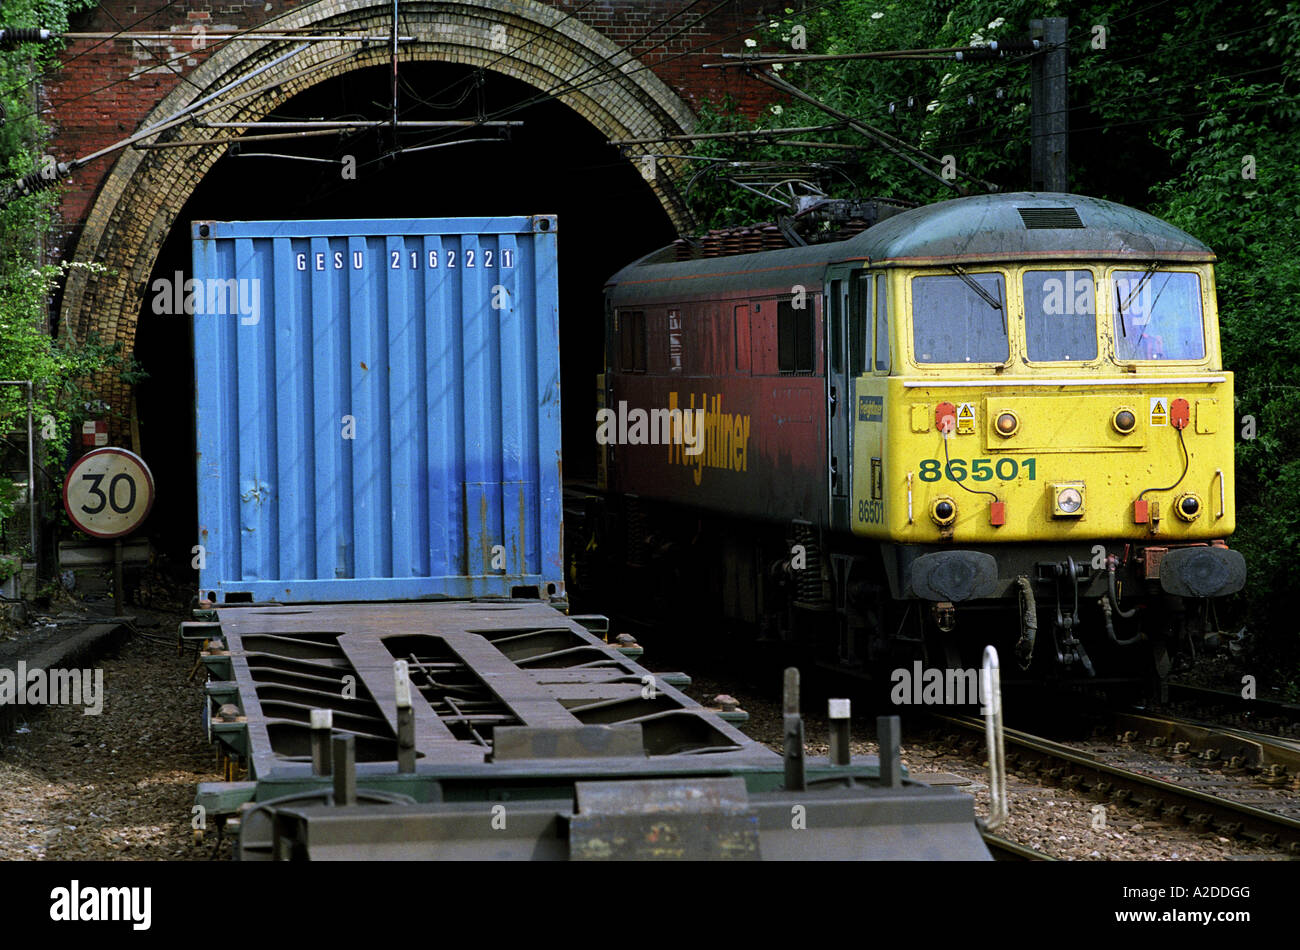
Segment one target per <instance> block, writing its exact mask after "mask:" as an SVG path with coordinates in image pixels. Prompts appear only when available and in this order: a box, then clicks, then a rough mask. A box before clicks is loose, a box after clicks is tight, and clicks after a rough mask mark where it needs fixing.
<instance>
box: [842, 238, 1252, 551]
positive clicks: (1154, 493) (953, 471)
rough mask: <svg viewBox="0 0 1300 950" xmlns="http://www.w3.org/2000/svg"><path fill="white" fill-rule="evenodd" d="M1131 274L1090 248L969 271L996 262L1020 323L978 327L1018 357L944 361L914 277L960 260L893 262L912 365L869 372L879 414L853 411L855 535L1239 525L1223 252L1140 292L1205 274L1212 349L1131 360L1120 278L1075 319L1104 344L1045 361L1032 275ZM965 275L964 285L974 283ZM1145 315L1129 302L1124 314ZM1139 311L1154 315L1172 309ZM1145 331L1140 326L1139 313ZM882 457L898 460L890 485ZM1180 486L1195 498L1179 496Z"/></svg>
mask: <svg viewBox="0 0 1300 950" xmlns="http://www.w3.org/2000/svg"><path fill="white" fill-rule="evenodd" d="M1130 272H1131V268H1130V267H1129V266H1126V265H1121V266H1107V265H1105V264H1089V263H1086V262H1070V263H1067V264H1060V265H1057V264H1053V265H1050V267H1045V266H1044V265H1041V264H1033V265H1001V266H995V265H987V266H985V267H982V268H979V269H976V268H975V267H972V268H971V269H970V270H969V271H967V276H970V277H972V278H977V277H985V278H992V277H994V276H996V277H998V278H999V280H998V281H997V283H996V284H994V282H993V281H992V280H987V279H986V281H985V282H987V283H989V284H990V286H991V287H993V288H994V289H997V287H999V286H1000V287H1001V288H1003V289H1004V290H1005V291H1007V293H1006V299H1005V311H998V310H996V309H995V308H993V307H989V308H988V309H989V310H990V316H991V317H992V318H993V320H992V323H993V324H997V323H999V321H1001V319H1002V318H1003V317H1004V316H1005V321H1006V335H1005V337H1004V338H1001V339H998V340H995V341H992V343H990V341H988V340H982V341H977V345H984V346H990V345H992V346H997V345H1003V346H1005V354H1004V353H1003V352H1001V351H997V352H995V354H994V355H997V356H1003V355H1004V358H1003V359H1002V360H1001V361H994V360H986V361H983V362H980V363H978V364H972V363H968V362H966V361H962V362H961V363H958V362H955V361H947V362H942V363H939V362H935V361H934V360H933V359H927V357H928V356H931V354H930V353H929V352H928V351H925V350H922V349H919V346H921V345H924V344H925V343H929V342H932V340H924V339H921V338H919V334H918V327H917V324H916V322H915V317H914V309H913V303H912V300H913V298H912V288H913V286H914V285H915V283H916V281H917V280H918V279H919V280H924V279H926V278H927V277H930V276H940V277H947V276H948V275H949V274H951V273H952V272H951V271H949V270H945V269H938V270H936V269H935V268H917V267H896V268H881V269H880V272H879V273H880V277H879V278H878V279H880V280H881V281H882V282H883V283H884V284H885V285H886V287H887V288H888V292H887V294H886V295H885V299H886V300H887V301H888V314H887V318H888V319H889V321H890V323H891V325H892V326H894V327H896V328H897V331H896V332H895V333H894V334H892V342H891V352H890V361H891V364H892V365H893V366H895V367H898V369H897V371H896V372H895V373H891V374H889V375H883V374H881V375H864V376H861V377H859V378H857V379H856V380H854V404H855V405H863V403H862V402H861V400H862V399H863V397H866V399H867V400H870V401H872V402H873V403H874V400H880V401H881V404H882V405H883V411H882V412H880V413H879V414H874V413H872V414H867V413H859V416H858V418H857V420H856V421H855V423H854V439H853V442H854V482H853V499H852V501H853V504H852V509H851V510H852V511H853V512H854V513H855V518H854V524H853V531H854V533H855V534H858V535H861V536H864V537H871V538H881V539H889V540H893V541H898V542H905V543H935V542H944V543H961V542H967V543H974V542H990V543H1002V542H1009V541H1044V540H1066V539H1070V538H1080V537H1089V538H1098V539H1132V540H1142V541H1149V540H1151V539H1153V538H1157V539H1161V540H1162V541H1165V542H1169V543H1179V542H1184V541H1204V540H1210V539H1215V538H1223V537H1225V536H1227V535H1230V534H1231V533H1232V531H1233V528H1234V512H1233V505H1232V498H1233V484H1232V465H1231V460H1232V436H1233V419H1232V407H1233V400H1232V375H1231V374H1230V373H1226V372H1224V371H1223V370H1222V365H1221V362H1220V358H1219V345H1218V319H1217V310H1216V307H1215V303H1214V287H1213V272H1212V270H1211V268H1210V266H1209V265H1208V264H1206V265H1200V266H1198V267H1186V266H1180V265H1177V264H1175V265H1173V266H1172V267H1170V268H1168V269H1166V268H1160V267H1157V268H1156V269H1155V270H1154V271H1153V273H1152V277H1151V278H1149V279H1148V281H1147V283H1146V284H1145V285H1144V286H1143V288H1142V290H1141V291H1139V296H1141V294H1142V293H1143V292H1144V291H1145V290H1146V287H1147V285H1150V284H1152V283H1153V282H1154V281H1156V280H1159V279H1161V278H1164V281H1165V284H1168V283H1172V282H1173V281H1174V280H1184V279H1187V278H1190V279H1194V280H1196V281H1197V282H1198V284H1199V294H1198V302H1199V314H1196V315H1197V316H1199V318H1200V319H1199V328H1198V329H1199V333H1200V343H1201V348H1200V352H1199V353H1197V351H1196V349H1195V348H1194V347H1192V346H1191V345H1190V344H1187V343H1186V341H1183V343H1182V345H1183V347H1184V350H1185V351H1190V353H1191V354H1193V355H1195V356H1196V357H1198V358H1193V359H1170V360H1166V359H1146V360H1136V359H1123V358H1122V357H1124V356H1127V355H1132V353H1131V350H1132V348H1131V347H1130V348H1129V351H1128V352H1126V351H1125V349H1124V344H1125V341H1124V340H1123V338H1122V337H1121V338H1119V341H1118V343H1117V337H1116V332H1115V328H1116V325H1117V324H1118V323H1119V322H1120V318H1119V316H1118V309H1117V308H1116V306H1115V304H1116V301H1117V299H1119V301H1120V302H1121V303H1122V295H1123V293H1124V291H1123V290H1122V289H1121V290H1120V291H1119V293H1120V295H1121V296H1120V297H1119V298H1117V296H1116V294H1115V293H1108V294H1090V295H1084V294H1082V293H1080V294H1079V295H1078V296H1077V297H1076V298H1075V299H1072V300H1070V303H1071V304H1078V305H1079V308H1080V309H1081V310H1083V311H1085V312H1083V313H1081V314H1079V315H1070V316H1069V318H1070V319H1071V321H1072V322H1073V323H1074V324H1075V325H1076V326H1087V327H1088V329H1089V331H1090V332H1091V333H1092V334H1095V335H1094V336H1093V338H1092V339H1091V340H1083V339H1082V334H1079V333H1077V332H1076V333H1075V334H1074V339H1072V340H1070V341H1069V342H1072V343H1074V344H1076V345H1080V346H1082V345H1085V344H1086V343H1091V344H1092V347H1093V348H1092V349H1091V350H1087V349H1084V350H1083V355H1084V356H1085V357H1088V358H1085V359H1081V360H1072V359H1066V358H1064V357H1067V356H1068V355H1069V354H1068V353H1065V352H1064V351H1062V352H1058V353H1052V354H1049V355H1056V356H1060V357H1062V358H1061V359H1058V360H1054V361H1047V360H1042V359H1037V360H1036V359H1034V356H1036V355H1037V356H1042V355H1044V354H1043V353H1041V352H1039V353H1034V352H1032V350H1031V343H1032V342H1033V341H1032V340H1031V335H1032V333H1033V330H1032V327H1030V326H1029V325H1028V324H1027V315H1026V298H1027V295H1026V294H1025V292H1024V290H1023V288H1024V285H1025V282H1026V280H1029V281H1035V282H1042V281H1043V278H1041V277H1040V276H1037V275H1041V274H1051V275H1060V276H1059V280H1060V281H1061V282H1062V283H1068V282H1070V281H1072V280H1073V281H1075V282H1076V283H1077V284H1082V283H1084V279H1083V276H1081V275H1086V277H1087V282H1088V283H1089V284H1090V285H1093V286H1105V284H1106V283H1107V282H1110V283H1112V284H1116V283H1119V282H1120V281H1123V280H1125V279H1126V278H1124V277H1121V276H1117V275H1122V274H1125V273H1130ZM1027 274H1033V275H1035V276H1033V277H1026V275H1027ZM1175 275H1177V276H1175ZM1054 279H1058V278H1057V277H1055V276H1053V277H1049V278H1047V280H1048V281H1050V280H1054ZM955 283H956V285H957V286H953V287H951V289H953V290H956V289H958V287H960V281H959V280H957V281H955ZM963 289H964V288H963ZM1161 289H1165V288H1163V287H1162V286H1161V285H1157V286H1154V287H1152V288H1151V291H1152V292H1151V294H1150V297H1149V300H1148V303H1149V304H1150V305H1152V306H1154V307H1156V308H1162V307H1163V306H1164V304H1162V302H1161V299H1162V296H1163V295H1162V294H1160V293H1159V291H1160V290H1161ZM970 296H971V298H972V301H971V303H972V305H979V306H984V305H985V302H984V301H983V300H982V299H981V298H980V297H978V296H976V295H975V294H974V292H973V291H972V292H971V293H970ZM1085 296H1086V297H1087V299H1083V298H1084V297H1085ZM995 299H996V298H995ZM1129 309H1130V310H1131V309H1132V305H1131V304H1130V307H1129ZM1034 316H1037V314H1031V315H1029V316H1028V320H1029V321H1032V320H1033V318H1034ZM1133 319H1134V317H1133V314H1132V313H1130V314H1129V315H1128V316H1127V317H1126V318H1125V320H1124V321H1123V322H1125V323H1131V322H1132V321H1133ZM1136 319H1138V320H1145V323H1144V324H1142V325H1143V326H1150V325H1151V323H1152V322H1153V321H1154V320H1155V319H1158V317H1156V316H1152V315H1143V316H1139V317H1137V318H1136ZM1184 319H1186V317H1184ZM985 322H986V323H987V322H989V321H985ZM1132 330H1133V332H1134V333H1139V332H1141V331H1140V330H1139V327H1138V325H1134V326H1133V327H1132ZM921 332H923V329H922V330H921ZM1121 332H1122V331H1121ZM990 335H992V336H995V337H997V336H999V334H997V333H993V334H990ZM964 342H968V341H958V343H959V344H960V343H964ZM1058 349H1059V346H1058ZM939 355H940V356H941V357H942V356H944V355H945V354H939ZM1178 355H1180V356H1181V355H1186V353H1179V354H1178ZM869 416H870V417H869ZM873 466H874V467H877V468H880V469H882V471H883V480H881V481H878V482H877V483H875V484H873V479H872V471H873ZM1184 468H1185V471H1184ZM949 496H951V497H952V498H953V500H954V503H955V506H956V514H955V517H952V518H948V519H944V521H943V522H942V523H940V522H938V521H936V520H935V519H933V518H930V517H925V516H924V515H923V514H922V513H924V512H927V511H929V510H930V508H931V506H932V504H933V503H934V501H935V499H937V498H940V497H949ZM1180 498H1191V499H1193V501H1192V502H1191V503H1189V504H1187V505H1186V506H1179V505H1177V504H1176V502H1177V501H1178V499H1180ZM872 502H879V504H872ZM1141 503H1145V504H1141ZM1143 509H1145V517H1142V516H1141V515H1142V514H1143ZM918 514H921V515H922V516H920V517H918Z"/></svg>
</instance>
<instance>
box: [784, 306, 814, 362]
mask: <svg viewBox="0 0 1300 950" xmlns="http://www.w3.org/2000/svg"><path fill="white" fill-rule="evenodd" d="M813 323H814V321H813V308H812V299H811V298H808V299H806V300H805V301H804V306H802V307H798V308H796V307H795V306H794V304H793V303H792V302H791V301H789V300H781V301H779V302H778V303H777V305H776V368H777V372H779V373H781V374H782V375H794V376H798V375H806V374H809V373H811V372H812V371H813V352H814V346H813Z"/></svg>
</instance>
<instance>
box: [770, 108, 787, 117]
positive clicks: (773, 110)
mask: <svg viewBox="0 0 1300 950" xmlns="http://www.w3.org/2000/svg"><path fill="white" fill-rule="evenodd" d="M784 111H785V110H784V109H782V108H781V107H780V106H772V115H780V114H781V113H782V112H784Z"/></svg>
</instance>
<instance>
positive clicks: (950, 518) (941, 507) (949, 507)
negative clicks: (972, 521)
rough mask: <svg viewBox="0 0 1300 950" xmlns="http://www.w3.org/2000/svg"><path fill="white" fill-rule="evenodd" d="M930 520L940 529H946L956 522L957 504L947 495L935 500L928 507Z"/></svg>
mask: <svg viewBox="0 0 1300 950" xmlns="http://www.w3.org/2000/svg"><path fill="white" fill-rule="evenodd" d="M930 519H931V520H932V521H933V522H934V523H935V524H937V525H939V527H941V528H946V527H948V525H950V524H952V523H953V522H954V521H956V520H957V503H956V502H955V501H953V500H952V499H951V498H949V497H948V496H947V495H942V496H940V497H939V498H936V499H935V500H934V502H933V503H932V504H931V505H930Z"/></svg>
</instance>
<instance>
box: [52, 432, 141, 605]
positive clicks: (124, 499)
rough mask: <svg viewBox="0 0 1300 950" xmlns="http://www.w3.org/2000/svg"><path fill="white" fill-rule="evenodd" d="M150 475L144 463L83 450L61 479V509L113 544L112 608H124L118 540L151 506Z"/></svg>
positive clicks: (108, 450)
mask: <svg viewBox="0 0 1300 950" xmlns="http://www.w3.org/2000/svg"><path fill="white" fill-rule="evenodd" d="M153 500H154V484H153V475H152V474H151V473H150V472H149V466H147V465H145V464H144V459H142V458H140V456H138V455H136V454H135V453H133V452H128V451H127V450H126V449H119V448H114V447H112V446H107V447H105V448H102V449H95V450H94V451H93V452H87V453H86V454H85V455H83V456H82V457H81V458H80V459H78V460H77V462H76V463H75V464H74V465H73V466H72V468H70V469H69V470H68V475H67V477H66V478H65V479H64V480H63V510H64V511H66V512H67V513H68V519H69V520H70V521H71V522H72V523H73V525H74V526H75V527H77V528H78V529H79V530H81V531H84V532H85V533H86V534H88V535H90V536H91V537H92V538H102V539H104V540H112V542H113V610H114V612H115V613H117V614H118V616H121V615H122V614H123V613H125V610H126V591H125V588H124V585H123V580H122V538H124V537H125V536H126V535H128V534H130V533H131V532H132V531H135V530H136V529H137V528H139V527H140V525H141V524H143V523H144V519H145V518H146V517H148V515H149V510H150V509H151V508H152V507H153Z"/></svg>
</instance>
